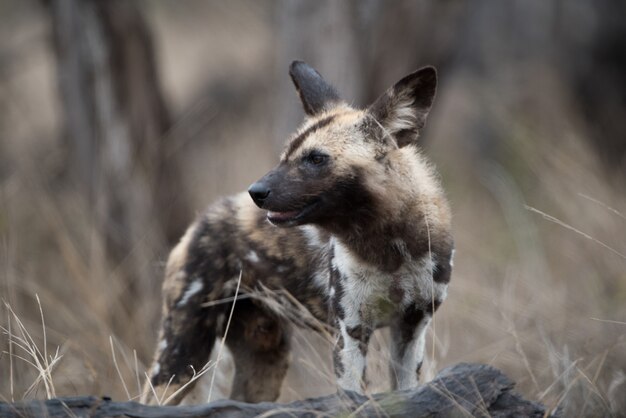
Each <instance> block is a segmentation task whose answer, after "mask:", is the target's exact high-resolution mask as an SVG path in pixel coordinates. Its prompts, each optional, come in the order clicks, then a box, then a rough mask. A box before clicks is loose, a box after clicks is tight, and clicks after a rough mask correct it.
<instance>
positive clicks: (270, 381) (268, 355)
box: [226, 299, 289, 402]
mask: <svg viewBox="0 0 626 418" xmlns="http://www.w3.org/2000/svg"><path fill="white" fill-rule="evenodd" d="M226 344H227V345H228V348H229V349H230V351H231V353H232V355H233V359H234V362H235V378H234V381H233V387H232V392H231V395H230V397H231V399H235V400H240V401H245V402H262V401H274V400H276V399H277V398H278V396H279V394H280V387H281V385H282V382H283V379H284V377H285V374H286V373H287V368H288V366H289V325H288V323H287V322H286V321H285V320H284V319H282V318H279V317H278V316H277V315H276V314H275V313H273V312H271V311H270V310H269V309H268V308H266V307H264V306H262V304H261V303H260V302H258V301H254V300H251V299H244V300H240V301H237V304H236V307H235V311H234V315H233V319H232V322H231V324H230V328H229V330H228V334H227V335H226Z"/></svg>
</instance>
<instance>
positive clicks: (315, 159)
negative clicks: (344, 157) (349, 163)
mask: <svg viewBox="0 0 626 418" xmlns="http://www.w3.org/2000/svg"><path fill="white" fill-rule="evenodd" d="M327 158H328V156H327V155H324V154H320V153H317V152H312V153H310V154H309V155H307V157H306V161H307V162H308V163H311V164H313V165H322V164H324V163H325V162H326V160H327Z"/></svg>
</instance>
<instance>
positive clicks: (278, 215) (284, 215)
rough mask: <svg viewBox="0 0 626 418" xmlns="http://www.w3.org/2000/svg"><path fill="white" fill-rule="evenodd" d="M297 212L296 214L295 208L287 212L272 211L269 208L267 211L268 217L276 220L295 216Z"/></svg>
mask: <svg viewBox="0 0 626 418" xmlns="http://www.w3.org/2000/svg"><path fill="white" fill-rule="evenodd" d="M297 214H298V211H297V210H291V211H289V212H273V211H271V210H270V211H269V212H267V216H268V218H272V219H276V220H284V219H290V218H293V217H294V216H296V215H297Z"/></svg>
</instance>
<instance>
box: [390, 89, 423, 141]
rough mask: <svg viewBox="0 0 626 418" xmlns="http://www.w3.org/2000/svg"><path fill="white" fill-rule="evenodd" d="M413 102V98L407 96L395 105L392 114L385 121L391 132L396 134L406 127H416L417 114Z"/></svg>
mask: <svg viewBox="0 0 626 418" xmlns="http://www.w3.org/2000/svg"><path fill="white" fill-rule="evenodd" d="M411 104H412V100H411V98H409V97H407V98H404V99H402V100H400V101H399V102H398V103H397V104H396V105H395V106H394V108H393V111H392V114H391V116H390V117H389V119H388V120H387V121H386V123H385V127H386V128H387V130H388V131H389V132H391V133H392V134H394V133H396V132H399V131H403V130H405V129H415V126H416V124H417V115H416V114H415V109H413V107H412V106H411Z"/></svg>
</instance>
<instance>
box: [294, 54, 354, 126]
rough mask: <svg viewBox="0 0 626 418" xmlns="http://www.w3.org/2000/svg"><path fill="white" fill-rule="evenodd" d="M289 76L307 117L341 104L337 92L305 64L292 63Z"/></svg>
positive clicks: (299, 62) (301, 62) (300, 62)
mask: <svg viewBox="0 0 626 418" xmlns="http://www.w3.org/2000/svg"><path fill="white" fill-rule="evenodd" d="M289 75H290V76H291V80H292V81H293V84H294V85H295V86H296V90H297V91H298V95H299V96H300V100H301V101H302V106H303V107H304V112H305V113H306V114H307V115H309V116H314V115H316V114H318V113H321V112H323V111H325V110H329V109H332V108H333V107H334V106H336V105H337V104H339V103H341V101H342V100H341V98H340V97H339V93H337V90H335V88H334V87H333V86H331V85H330V84H328V83H327V82H326V81H325V80H324V79H323V78H322V76H321V75H320V73H318V72H317V71H316V70H315V69H314V68H313V67H311V66H310V65H308V64H307V63H305V62H303V61H294V62H292V63H291V65H290V66H289Z"/></svg>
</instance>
